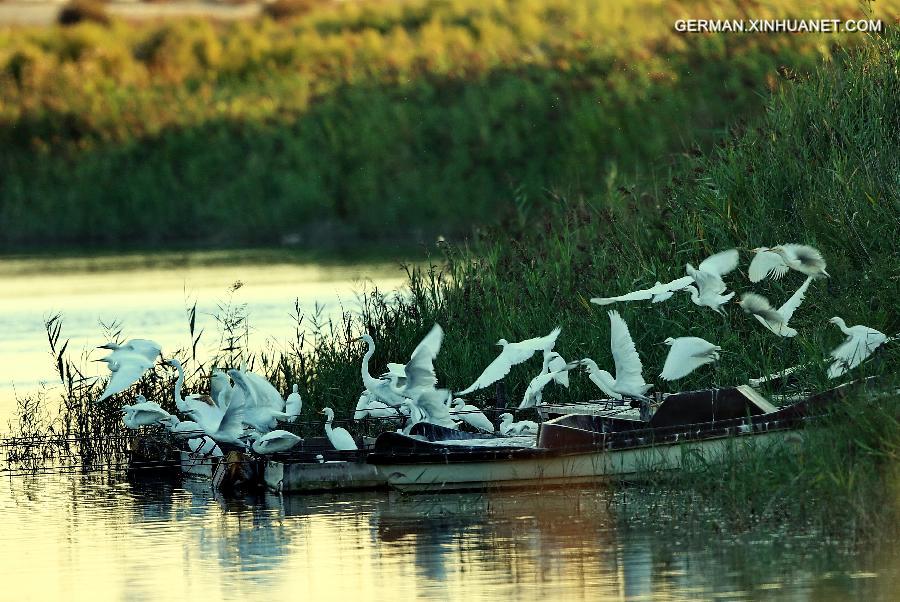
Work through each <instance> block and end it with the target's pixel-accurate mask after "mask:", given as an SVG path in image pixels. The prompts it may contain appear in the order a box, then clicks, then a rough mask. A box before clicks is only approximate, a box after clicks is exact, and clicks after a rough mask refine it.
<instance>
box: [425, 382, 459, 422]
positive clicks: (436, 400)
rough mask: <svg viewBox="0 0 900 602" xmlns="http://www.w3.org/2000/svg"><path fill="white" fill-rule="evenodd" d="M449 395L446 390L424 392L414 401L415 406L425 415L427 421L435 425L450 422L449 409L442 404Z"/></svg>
mask: <svg viewBox="0 0 900 602" xmlns="http://www.w3.org/2000/svg"><path fill="white" fill-rule="evenodd" d="M449 393H450V392H449V391H447V390H446V389H432V390H431V391H425V392H423V393H422V394H421V395H420V396H419V398H418V400H416V405H417V406H418V408H419V409H420V410H421V411H422V412H424V413H425V415H426V416H427V418H428V420H429V421H432V422H435V423H437V424H440V423H442V422H444V423H446V422H452V419H451V418H450V408H448V407H447V404H446V403H444V402H445V400H446V399H447V396H448V395H449Z"/></svg>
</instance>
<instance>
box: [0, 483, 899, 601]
mask: <svg viewBox="0 0 900 602" xmlns="http://www.w3.org/2000/svg"><path fill="white" fill-rule="evenodd" d="M610 499H611V498H610V496H609V495H608V494H606V493H605V492H603V491H599V490H595V489H586V490H551V491H544V492H540V493H538V492H515V493H492V494H448V495H441V496H436V495H416V496H401V495H397V494H387V493H378V494H367V495H362V494H356V495H351V494H343V495H307V496H285V497H279V496H276V495H260V496H258V497H251V498H240V499H224V498H221V497H217V496H216V495H214V494H213V493H212V492H211V491H210V489H209V486H208V484H206V483H204V482H201V481H191V480H186V481H184V482H178V481H168V480H148V481H143V482H129V481H127V480H117V479H115V478H102V477H84V476H80V477H73V476H60V475H41V476H37V477H29V478H19V477H16V478H12V479H10V478H7V479H4V481H3V483H2V486H0V576H2V583H3V588H2V590H0V592H2V593H0V598H3V599H10V600H13V599H15V600H22V599H36V600H37V599H70V598H73V597H74V598H90V599H92V600H105V599H129V600H159V599H195V600H217V599H242V600H246V599H250V598H251V597H252V598H253V599H261V598H264V599H268V600H288V599H300V600H332V599H342V600H374V599H377V600H381V599H390V600H406V599H413V598H434V599H439V600H448V599H449V600H462V599H465V600H498V599H535V598H537V597H538V596H547V597H548V599H552V600H571V599H585V598H589V599H629V600H641V599H700V600H705V599H713V598H721V599H732V600H733V599H742V598H746V599H758V598H767V599H796V600H860V599H866V600H882V599H883V600H890V599H896V598H895V597H894V594H895V593H896V592H897V591H900V590H898V589H897V587H898V586H900V581H898V577H897V571H896V569H897V556H896V551H897V549H896V546H893V548H891V547H890V545H888V546H887V547H888V549H887V550H882V549H869V550H867V551H864V552H862V553H860V552H852V551H847V550H845V549H843V547H842V546H841V545H840V544H839V543H833V542H827V541H824V540H823V539H822V538H820V537H817V536H816V535H815V534H811V533H804V532H802V531H801V532H798V533H790V532H780V531H779V532H774V533H763V534H756V535H754V536H753V537H747V536H743V537H742V538H735V537H733V536H731V535H729V534H727V533H724V534H716V533H712V532H710V533H707V534H706V535H702V534H701V535H690V534H689V530H687V529H678V528H675V527H673V526H672V525H671V524H670V523H665V526H662V527H661V526H660V523H659V522H658V521H656V520H655V519H654V518H653V517H651V516H647V517H645V518H644V519H643V520H638V521H636V520H633V517H632V520H630V521H629V520H625V518H624V517H623V513H622V510H621V509H622V508H625V507H627V506H624V505H623V503H622V502H623V500H622V498H621V496H619V497H615V498H612V500H613V501H614V503H613V504H612V505H610V504H609V503H608V502H609V501H610ZM630 511H631V512H632V514H634V511H633V509H632V510H630ZM887 543H888V544H892V543H893V542H887Z"/></svg>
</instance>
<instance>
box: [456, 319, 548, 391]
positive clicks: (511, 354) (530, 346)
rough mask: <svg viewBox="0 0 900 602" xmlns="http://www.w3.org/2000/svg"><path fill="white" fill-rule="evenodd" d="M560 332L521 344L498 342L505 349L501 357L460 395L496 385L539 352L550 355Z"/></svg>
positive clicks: (503, 340) (504, 340)
mask: <svg viewBox="0 0 900 602" xmlns="http://www.w3.org/2000/svg"><path fill="white" fill-rule="evenodd" d="M560 331H561V329H560V328H559V327H556V328H554V329H553V331H552V332H550V334H548V335H547V336H545V337H536V338H533V339H527V340H525V341H521V342H519V343H510V342H509V341H507V340H506V339H500V340H499V341H497V345H499V346H501V347H503V350H502V351H501V352H500V355H498V356H497V358H496V359H495V360H494V361H493V362H491V363H490V364H489V365H488V367H487V368H485V369H484V372H482V373H481V376H479V377H478V378H477V379H476V380H475V382H474V383H472V384H471V385H470V386H469V387H468V388H466V389H464V390H463V391H460V392H459V394H460V395H466V394H467V393H471V392H472V391H475V390H476V389H483V388H485V387H487V386H490V385H492V384H494V383H495V382H497V381H498V380H500V379H501V378H503V377H504V376H506V375H507V374H509V371H510V369H511V368H512V367H513V366H515V365H516V364H521V363H522V362H526V361H528V360H529V359H531V356H533V355H534V354H535V353H537V352H538V351H543V352H544V353H549V352H550V351H551V350H552V349H553V346H554V345H555V344H556V339H557V337H559V333H560Z"/></svg>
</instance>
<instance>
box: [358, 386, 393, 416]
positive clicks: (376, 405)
mask: <svg viewBox="0 0 900 602" xmlns="http://www.w3.org/2000/svg"><path fill="white" fill-rule="evenodd" d="M366 416H370V417H372V418H397V419H399V418H400V417H401V414H400V410H399V409H398V408H394V407H391V406H389V405H388V404H386V403H384V402H383V401H378V400H377V399H374V398H373V397H372V396H371V394H370V393H369V392H368V391H364V392H363V393H362V395H360V396H359V401H358V402H357V404H356V410H354V412H353V420H362V419H363V418H365V417H366Z"/></svg>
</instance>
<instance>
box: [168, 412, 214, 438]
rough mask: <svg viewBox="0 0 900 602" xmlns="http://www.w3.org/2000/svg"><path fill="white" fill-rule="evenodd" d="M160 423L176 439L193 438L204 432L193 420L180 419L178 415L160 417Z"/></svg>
mask: <svg viewBox="0 0 900 602" xmlns="http://www.w3.org/2000/svg"><path fill="white" fill-rule="evenodd" d="M159 423H160V424H161V425H163V426H164V427H166V429H167V430H168V431H169V432H170V433H172V436H173V437H175V438H176V439H182V440H183V439H193V438H194V437H198V436H200V435H202V434H203V429H202V428H200V425H199V424H197V423H196V422H194V421H193V420H178V417H177V416H172V415H169V416H166V417H165V418H160V419H159Z"/></svg>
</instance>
